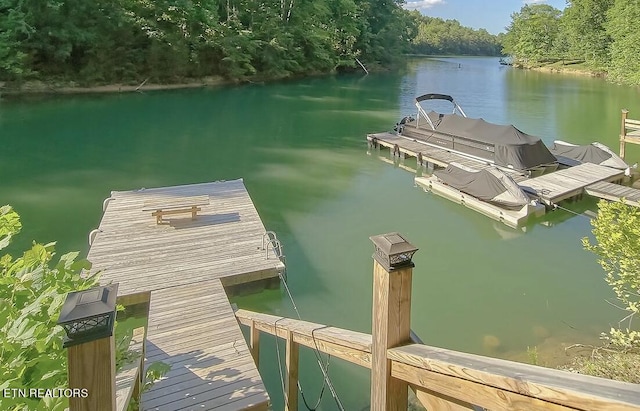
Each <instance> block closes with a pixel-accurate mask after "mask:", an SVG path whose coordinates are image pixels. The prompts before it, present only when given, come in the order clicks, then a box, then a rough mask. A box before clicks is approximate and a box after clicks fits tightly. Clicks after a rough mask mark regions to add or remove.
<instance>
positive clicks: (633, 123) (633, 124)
mask: <svg viewBox="0 0 640 411" xmlns="http://www.w3.org/2000/svg"><path fill="white" fill-rule="evenodd" d="M624 126H625V127H626V128H640V120H632V119H629V118H627V119H625V120H624Z"/></svg>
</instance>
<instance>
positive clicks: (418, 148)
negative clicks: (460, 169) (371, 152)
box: [367, 133, 526, 182]
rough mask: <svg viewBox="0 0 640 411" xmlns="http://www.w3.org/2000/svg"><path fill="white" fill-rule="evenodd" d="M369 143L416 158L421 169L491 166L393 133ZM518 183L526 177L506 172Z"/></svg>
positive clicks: (374, 137) (373, 136) (369, 137)
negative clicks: (452, 165)
mask: <svg viewBox="0 0 640 411" xmlns="http://www.w3.org/2000/svg"><path fill="white" fill-rule="evenodd" d="M367 142H368V143H369V146H371V147H386V148H388V149H389V150H390V151H391V153H394V154H395V155H397V156H399V157H400V158H406V157H414V158H416V161H417V164H418V166H419V167H427V168H433V167H434V166H437V167H442V168H445V167H447V166H448V165H449V164H450V163H453V162H455V163H458V164H461V165H463V166H467V167H473V168H475V169H482V168H484V167H489V166H490V164H489V163H487V162H483V161H480V160H474V159H471V158H469V157H465V156H462V155H460V154H456V153H452V152H451V151H448V150H446V149H444V148H438V147H434V146H430V145H427V144H425V143H421V142H419V141H417V140H415V139H411V138H409V137H403V136H399V135H396V134H393V133H375V134H368V135H367ZM502 171H505V172H507V173H508V174H509V175H510V176H511V177H512V178H513V179H514V180H515V181H516V182H518V181H521V180H524V179H525V178H526V176H525V175H524V174H523V173H519V172H517V171H515V170H505V169H502Z"/></svg>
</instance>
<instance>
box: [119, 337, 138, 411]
mask: <svg viewBox="0 0 640 411" xmlns="http://www.w3.org/2000/svg"><path fill="white" fill-rule="evenodd" d="M143 347H144V327H138V328H136V329H135V330H133V337H132V338H131V342H130V343H129V352H131V353H134V354H135V355H137V358H136V359H135V360H134V361H132V362H130V363H128V364H125V365H124V366H123V367H122V369H121V370H120V371H118V373H117V374H116V411H126V409H127V408H128V407H129V402H131V397H132V395H133V392H134V391H135V388H136V383H137V382H138V381H139V379H140V372H141V369H142V362H143V360H144V359H143V358H142V357H143V355H142V352H143Z"/></svg>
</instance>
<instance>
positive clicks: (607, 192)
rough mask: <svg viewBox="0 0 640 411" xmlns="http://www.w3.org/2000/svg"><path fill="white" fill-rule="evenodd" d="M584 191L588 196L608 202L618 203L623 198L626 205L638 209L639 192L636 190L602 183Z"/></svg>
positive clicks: (639, 201) (639, 202)
mask: <svg viewBox="0 0 640 411" xmlns="http://www.w3.org/2000/svg"><path fill="white" fill-rule="evenodd" d="M584 191H585V193H587V194H589V195H590V196H593V197H598V198H604V199H605V200H610V201H620V200H621V199H623V198H624V199H625V202H626V203H627V204H629V205H632V206H635V207H640V190H638V189H637V188H632V187H626V186H621V185H619V184H612V183H608V182H605V181H602V182H599V183H596V184H591V185H590V186H587V187H585V189H584Z"/></svg>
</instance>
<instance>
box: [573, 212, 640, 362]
mask: <svg viewBox="0 0 640 411" xmlns="http://www.w3.org/2000/svg"><path fill="white" fill-rule="evenodd" d="M598 208H599V211H598V217H597V218H596V219H594V220H593V221H592V222H591V224H592V225H593V234H594V236H595V239H596V242H595V243H591V242H590V241H589V239H588V238H583V239H582V242H583V245H584V247H585V248H586V249H587V250H589V251H591V252H593V253H595V254H596V255H598V257H599V259H598V262H599V263H600V265H601V266H602V269H603V270H604V271H605V273H606V277H605V280H606V281H607V284H609V285H610V286H611V288H612V289H613V292H614V293H615V295H616V297H617V298H618V300H619V301H620V302H621V303H622V307H621V308H622V309H624V310H625V311H626V312H627V313H628V315H627V316H626V317H624V318H623V319H622V320H621V321H620V325H619V328H618V329H616V328H612V329H611V330H610V332H609V334H608V335H605V336H604V338H605V339H606V340H607V341H609V342H610V343H612V344H613V345H614V346H616V347H617V348H621V349H624V350H629V349H633V348H640V332H638V330H634V329H633V323H632V320H633V318H634V316H636V315H637V314H638V313H639V312H640V210H638V209H637V208H635V207H631V206H628V205H626V204H624V203H623V202H606V201H604V200H603V201H601V202H600V203H599V204H598ZM623 323H624V324H625V325H624V328H623V327H622V324H623Z"/></svg>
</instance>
